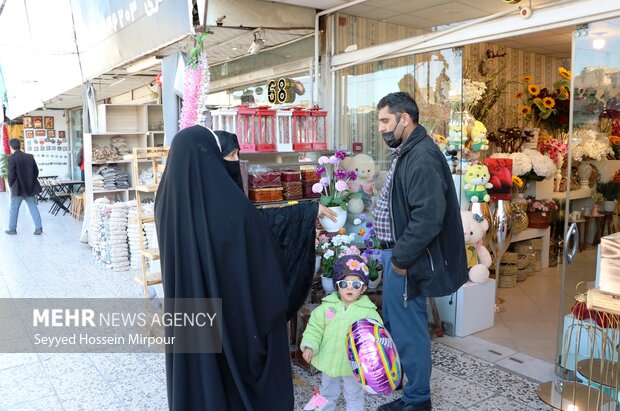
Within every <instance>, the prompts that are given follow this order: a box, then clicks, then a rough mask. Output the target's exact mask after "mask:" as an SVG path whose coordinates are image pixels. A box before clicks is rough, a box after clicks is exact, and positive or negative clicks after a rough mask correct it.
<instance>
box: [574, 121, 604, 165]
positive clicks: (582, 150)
mask: <svg viewBox="0 0 620 411" xmlns="http://www.w3.org/2000/svg"><path fill="white" fill-rule="evenodd" d="M573 138H574V139H575V140H576V141H579V143H577V144H574V145H573V148H572V151H571V157H572V158H573V160H574V161H583V160H595V161H601V160H605V159H606V158H607V156H608V155H609V156H613V154H614V151H613V149H612V148H611V147H609V143H608V142H607V141H600V140H598V138H597V133H596V132H595V131H593V130H586V129H577V130H575V131H574V132H573Z"/></svg>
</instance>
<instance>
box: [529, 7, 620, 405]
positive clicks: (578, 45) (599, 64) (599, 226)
mask: <svg viewBox="0 0 620 411" xmlns="http://www.w3.org/2000/svg"><path fill="white" fill-rule="evenodd" d="M571 72H572V79H571V91H572V92H571V95H570V100H571V101H570V104H571V113H570V129H569V145H568V146H569V151H568V169H569V170H571V173H570V178H569V180H570V181H571V182H570V183H569V184H567V193H566V200H567V201H566V206H565V222H564V232H565V236H564V248H563V269H562V278H561V283H562V288H561V290H562V291H561V295H560V313H559V314H560V315H559V321H558V339H557V348H556V373H557V374H558V378H557V380H556V381H553V382H549V383H546V384H543V385H542V386H541V387H540V391H539V394H541V398H542V399H543V400H545V401H546V402H549V401H552V402H553V405H554V406H556V407H557V406H558V405H559V403H560V398H563V400H561V404H562V407H557V408H561V409H586V408H587V406H588V404H589V405H590V406H591V405H592V404H591V403H589V402H588V401H597V402H598V406H597V407H596V409H599V408H600V407H601V406H603V405H604V404H606V403H608V402H609V401H611V399H610V397H608V396H606V395H605V394H602V393H601V390H599V389H598V388H600V384H599V382H597V379H599V378H597V377H596V376H595V375H594V374H593V373H592V372H593V370H597V369H602V368H601V367H603V368H604V367H605V364H613V361H617V352H616V346H617V345H618V337H617V330H616V331H614V329H613V328H610V327H609V326H608V325H607V324H605V321H604V320H602V319H601V317H600V316H597V315H595V314H592V313H591V312H590V311H588V310H587V307H586V306H585V295H584V294H585V293H586V292H587V290H588V289H590V288H594V287H595V286H596V281H597V250H598V244H599V243H600V238H601V236H603V235H606V234H608V233H609V232H608V230H610V229H611V230H612V231H613V224H609V221H611V222H612V223H613V222H614V219H616V218H617V209H616V208H615V206H616V204H617V203H614V205H613V207H609V210H608V211H605V210H606V209H605V208H604V199H603V198H602V197H601V192H602V191H605V190H604V189H603V186H601V184H603V183H606V182H609V181H611V180H613V179H614V175H616V178H618V177H617V175H618V170H619V169H620V156H618V155H617V154H616V153H618V152H619V151H620V150H618V149H620V147H616V151H614V148H613V146H614V144H613V143H614V142H618V143H620V141H616V140H617V139H618V137H615V138H614V136H619V135H620V20H618V19H616V20H609V21H605V22H596V23H590V24H589V25H587V26H583V27H579V28H578V29H577V30H576V31H575V32H574V35H573V53H572V70H571ZM614 158H618V160H616V159H614ZM593 358H595V359H596V358H598V359H599V360H595V361H598V363H593V362H592V359H593ZM593 364H594V366H593ZM614 367H615V365H614ZM599 377H600V375H599ZM603 391H605V390H603ZM612 392H613V391H612ZM607 393H609V390H607ZM588 399H590V400H588ZM571 407H573V408H571ZM587 409H595V408H592V407H591V408H587ZM600 409H604V407H603V408H600Z"/></svg>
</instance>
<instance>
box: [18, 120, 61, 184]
mask: <svg viewBox="0 0 620 411" xmlns="http://www.w3.org/2000/svg"><path fill="white" fill-rule="evenodd" d="M25 117H30V118H34V117H42V118H43V119H45V117H48V118H49V117H52V118H53V119H54V127H53V128H50V129H47V128H37V129H35V128H34V127H27V126H28V124H25V125H24V126H25V127H24V133H25V135H26V136H28V135H29V134H27V133H29V131H32V133H33V134H34V136H33V137H26V138H25V139H24V143H23V148H24V151H25V152H27V153H30V154H32V155H33V156H34V158H35V160H36V161H37V164H38V166H39V177H50V176H56V177H58V178H60V179H64V180H67V179H70V178H71V168H70V167H71V156H72V151H71V150H70V148H71V144H70V141H69V140H70V139H69V130H68V129H69V123H68V118H67V113H66V111H65V110H35V111H31V112H30V113H28V114H27V115H25ZM33 126H34V124H33ZM44 127H45V124H44ZM37 132H38V133H40V134H41V135H38V136H37V135H36V134H37ZM59 132H62V134H64V136H65V137H64V138H61V139H59V138H58V136H59V134H60V133H59ZM43 134H44V135H43ZM58 142H60V144H58Z"/></svg>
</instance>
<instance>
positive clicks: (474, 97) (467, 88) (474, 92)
mask: <svg viewBox="0 0 620 411" xmlns="http://www.w3.org/2000/svg"><path fill="white" fill-rule="evenodd" d="M486 89H487V85H486V84H485V83H484V82H482V81H474V80H470V79H468V78H466V79H465V80H463V105H464V106H465V108H466V109H467V110H470V109H471V108H472V107H473V106H475V105H476V103H477V102H478V101H480V99H481V98H482V96H484V92H485V91H486Z"/></svg>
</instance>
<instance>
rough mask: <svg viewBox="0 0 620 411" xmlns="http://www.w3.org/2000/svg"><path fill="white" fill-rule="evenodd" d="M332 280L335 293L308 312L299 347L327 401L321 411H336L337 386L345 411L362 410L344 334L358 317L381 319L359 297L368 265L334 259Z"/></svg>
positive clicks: (357, 259)
mask: <svg viewBox="0 0 620 411" xmlns="http://www.w3.org/2000/svg"><path fill="white" fill-rule="evenodd" d="M332 280H333V282H334V288H336V289H337V292H333V293H331V294H330V295H328V296H327V297H325V298H323V302H322V303H321V305H320V306H318V307H317V308H316V309H314V311H312V314H311V315H310V320H309V321H308V326H307V327H306V329H305V331H304V335H303V338H302V341H301V345H300V348H301V350H302V352H303V357H304V359H305V360H306V361H308V362H309V363H311V364H312V365H313V366H315V367H316V368H317V369H318V370H319V371H321V372H322V376H321V387H320V394H321V396H323V397H324V398H325V399H327V400H328V401H329V402H328V403H327V405H326V406H325V408H323V411H332V410H335V409H336V401H337V400H338V397H339V396H340V384H341V383H342V384H343V386H344V398H345V400H346V403H347V411H354V410H363V409H364V391H363V389H362V385H361V384H360V383H359V382H358V381H357V380H356V379H355V377H354V376H353V371H352V370H351V366H350V365H349V359H348V358H347V343H346V337H347V331H348V329H349V326H350V325H351V324H353V323H354V322H356V321H357V320H361V319H362V318H373V319H375V320H377V321H379V322H382V320H381V317H380V316H379V313H378V312H377V307H376V306H375V305H374V304H373V303H372V301H370V299H369V298H368V297H367V296H365V295H363V294H364V291H366V288H367V287H368V266H367V265H366V263H365V262H364V260H363V259H362V258H361V257H359V256H356V255H346V256H342V257H340V258H338V259H337V260H336V261H335V262H334V274H333V276H332Z"/></svg>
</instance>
